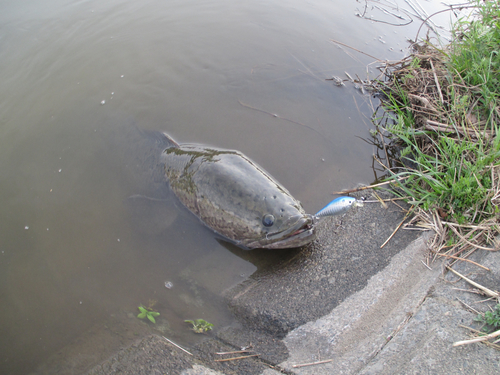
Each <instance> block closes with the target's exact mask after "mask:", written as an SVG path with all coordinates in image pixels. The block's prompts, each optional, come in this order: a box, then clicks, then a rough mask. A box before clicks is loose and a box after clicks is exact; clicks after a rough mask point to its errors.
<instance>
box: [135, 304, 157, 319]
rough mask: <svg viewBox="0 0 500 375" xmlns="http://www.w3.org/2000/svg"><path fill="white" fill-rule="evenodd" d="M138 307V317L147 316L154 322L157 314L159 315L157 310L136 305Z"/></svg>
mask: <svg viewBox="0 0 500 375" xmlns="http://www.w3.org/2000/svg"><path fill="white" fill-rule="evenodd" d="M138 309H139V311H140V313H139V315H137V317H138V318H139V319H144V318H148V319H149V321H150V322H152V323H156V320H155V317H157V316H158V315H160V313H159V312H157V311H152V310H148V309H147V308H145V307H144V306H138Z"/></svg>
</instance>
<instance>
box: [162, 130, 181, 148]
mask: <svg viewBox="0 0 500 375" xmlns="http://www.w3.org/2000/svg"><path fill="white" fill-rule="evenodd" d="M161 134H162V135H163V136H164V137H165V140H166V142H167V143H168V145H169V146H168V147H167V148H170V147H175V148H179V147H181V146H180V145H179V144H178V143H177V142H176V141H174V139H173V138H172V137H171V136H169V135H168V134H167V133H165V132H164V133H161Z"/></svg>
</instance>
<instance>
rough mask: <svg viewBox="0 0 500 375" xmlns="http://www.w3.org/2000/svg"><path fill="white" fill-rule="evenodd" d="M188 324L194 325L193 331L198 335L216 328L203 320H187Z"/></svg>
mask: <svg viewBox="0 0 500 375" xmlns="http://www.w3.org/2000/svg"><path fill="white" fill-rule="evenodd" d="M184 322H186V323H191V324H192V325H193V328H192V329H193V331H194V332H196V333H205V332H207V331H211V330H212V327H213V326H214V325H213V324H212V323H209V322H207V321H206V320H203V319H196V320H185V321H184Z"/></svg>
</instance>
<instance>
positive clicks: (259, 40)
mask: <svg viewBox="0 0 500 375" xmlns="http://www.w3.org/2000/svg"><path fill="white" fill-rule="evenodd" d="M377 3H378V2H377ZM402 3H403V2H402ZM424 3H425V4H424V5H427V6H430V5H432V4H431V3H428V2H424ZM370 4H371V5H370V7H369V9H368V10H369V11H370V12H372V13H373V14H374V15H375V17H380V18H382V17H389V19H391V20H392V21H394V20H395V17H394V16H390V15H389V16H388V15H387V14H386V13H383V12H381V11H380V10H377V9H374V8H372V7H371V6H372V5H373V4H375V2H373V3H370ZM405 4H406V2H404V3H403V4H402V5H404V6H406V7H408V6H407V5H405ZM0 7H1V9H2V12H1V13H0V61H1V69H0V79H1V81H2V85H1V87H0V134H1V137H0V153H1V157H0V168H1V171H2V182H1V184H0V189H1V194H0V200H1V207H2V210H1V213H0V251H1V253H0V300H1V301H2V308H1V310H0V321H1V325H0V351H1V352H2V359H1V363H0V372H2V373H5V374H14V373H16V374H17V373H27V372H30V371H33V370H34V369H35V368H38V372H39V373H44V372H51V371H53V367H51V366H55V365H56V364H62V363H66V362H67V361H70V362H71V363H72V364H73V366H74V367H73V370H74V371H75V372H79V371H83V370H84V369H85V368H86V366H88V365H89V364H92V363H93V362H95V361H98V360H102V359H104V358H105V357H106V355H109V354H110V353H111V351H112V350H115V349H117V348H119V347H122V346H123V345H126V344H127V343H129V342H130V341H131V340H133V339H135V338H137V337H140V336H141V335H143V334H146V333H148V332H150V331H152V330H154V331H155V332H160V333H162V334H164V335H167V336H169V337H171V338H173V339H175V340H177V341H178V342H180V343H182V344H184V345H187V346H189V345H192V344H193V343H195V342H196V340H197V339H198V338H197V336H196V335H194V334H193V333H190V332H189V330H188V329H187V328H188V327H187V325H185V324H184V323H183V321H184V319H196V318H204V319H206V320H208V321H210V322H212V323H214V324H215V325H216V327H221V326H223V325H225V324H229V323H231V322H232V320H233V317H232V316H231V315H230V314H229V312H228V311H226V307H225V305H224V303H222V301H221V300H220V297H219V296H220V293H221V292H222V291H223V290H225V289H227V288H229V287H231V286H232V285H235V284H236V283H238V282H240V281H242V280H244V279H245V278H247V277H248V276H249V275H250V274H251V273H252V272H254V271H255V270H256V269H257V266H258V265H259V264H260V263H258V262H261V263H265V260H266V255H265V254H262V252H261V253H258V255H257V256H256V257H254V258H255V259H254V262H253V263H256V264H257V266H256V265H255V264H253V263H252V262H249V261H247V260H244V259H243V258H242V257H240V256H238V254H235V252H234V251H230V250H231V249H228V248H227V247H225V246H222V245H221V244H220V243H219V242H217V241H216V240H215V239H214V236H213V234H212V233H211V232H210V231H209V230H208V229H206V228H204V227H203V226H201V225H200V224H199V223H198V221H197V220H196V219H193V218H192V217H191V216H190V215H188V214H187V213H186V212H185V211H183V210H182V207H179V205H176V204H175V202H172V199H171V197H169V196H168V194H166V193H164V192H162V191H161V188H159V185H158V181H157V180H155V176H154V173H152V172H151V171H150V170H148V166H147V160H148V155H149V154H150V153H151V152H157V151H158V150H155V149H154V148H153V147H151V146H148V144H147V142H145V143H141V142H140V141H138V140H137V138H135V136H136V135H137V134H138V133H135V132H136V131H137V130H144V129H146V130H158V131H166V132H168V133H169V134H170V135H171V136H172V137H173V138H174V139H176V140H177V141H179V142H196V143H203V144H208V145H212V146H216V147H222V148H229V149H237V150H240V151H242V152H243V153H245V154H246V155H247V156H249V157H250V158H252V159H253V160H255V161H256V162H257V163H259V164H260V165H261V166H263V167H264V168H265V169H266V170H267V171H269V172H270V173H271V174H272V175H273V176H274V177H275V178H276V179H277V180H278V181H280V182H281V183H282V184H283V185H284V186H285V187H287V188H288V189H289V190H290V192H291V193H292V194H293V195H294V196H295V197H296V198H297V199H299V200H300V201H302V203H303V205H304V207H305V209H306V211H308V212H310V213H313V212H316V211H317V210H318V209H320V208H321V207H322V206H324V205H325V204H326V203H327V202H329V201H330V200H331V199H332V196H331V192H332V191H337V190H341V189H344V188H350V187H352V186H354V185H356V184H358V183H370V182H372V181H373V180H374V178H375V176H374V172H373V170H372V158H371V156H372V154H373V152H374V150H373V148H372V147H371V146H370V145H369V144H367V143H366V142H364V141H363V138H369V133H368V129H369V128H370V127H371V125H370V121H369V118H370V116H371V114H372V110H373V106H376V105H377V103H376V101H374V100H373V99H371V98H370V96H368V95H363V94H362V93H360V91H358V90H357V89H356V88H355V87H354V85H353V84H349V83H347V84H346V86H344V87H337V86H335V85H334V84H333V83H332V81H327V80H325V79H327V78H331V77H332V76H341V77H343V78H345V77H346V76H345V74H344V72H345V71H347V72H349V74H351V75H352V76H355V75H356V74H358V75H359V76H360V77H362V78H364V77H366V75H367V72H366V66H367V65H368V64H369V63H371V62H373V58H371V57H369V56H366V55H364V54H361V53H357V52H355V51H354V50H350V49H348V48H345V47H339V46H338V45H336V44H334V43H332V42H331V41H330V39H335V40H338V41H341V42H343V43H345V44H348V45H351V46H353V47H355V48H357V49H359V50H362V51H364V52H366V53H367V54H369V55H372V56H376V57H377V58H379V59H397V58H400V57H402V56H403V55H404V49H405V48H406V42H405V38H406V37H413V36H414V35H415V31H416V29H417V28H418V26H419V24H416V23H413V24H411V25H409V26H407V27H405V28H401V27H399V28H395V27H391V26H389V25H387V24H384V23H380V22H372V21H368V20H366V19H361V18H360V17H356V16H355V14H356V13H359V12H362V11H363V9H364V3H362V2H359V3H358V2H355V1H350V2H346V1H340V0H338V1H313V2H308V1H299V0H294V1H291V2H287V3H286V5H283V4H281V2H278V1H242V2H233V1H225V0H212V1H192V0H187V1H186V0H183V1H179V0H168V1H165V0H162V1H159V0H145V1H132V0H128V1H127V0H122V1H118V0H111V1H106V2H99V1H93V0H89V1H69V0H58V1H53V0H52V1H48V0H47V1H33V0H26V1H22V2H14V1H6V0H4V1H0ZM398 22H399V21H398ZM374 67H375V65H371V68H370V69H372V71H371V73H370V74H375V72H374V71H373V68H374ZM134 134H135V135H134ZM277 254H278V255H279V254H284V256H286V252H283V253H280V252H278V253H277ZM270 259H271V260H270V261H272V259H274V258H270ZM166 282H167V286H171V287H170V288H167V287H166V286H165V283H166ZM169 283H172V284H169ZM172 285H173V286H172ZM139 304H143V305H145V306H147V305H152V306H153V305H154V309H155V310H157V311H159V312H160V313H161V316H160V317H159V319H158V323H157V325H156V326H153V325H151V324H147V323H146V322H142V321H140V320H139V319H137V318H136V317H135V316H136V315H137V313H138V310H137V306H138V305H139ZM47 361H48V362H47ZM43 363H45V365H43ZM47 363H48V364H47ZM61 366H62V365H61ZM51 369H52V370H51Z"/></svg>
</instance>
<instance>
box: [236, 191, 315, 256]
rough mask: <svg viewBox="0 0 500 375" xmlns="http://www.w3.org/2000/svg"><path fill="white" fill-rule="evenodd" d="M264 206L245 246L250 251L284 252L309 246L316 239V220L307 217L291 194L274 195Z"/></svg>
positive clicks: (312, 217)
mask: <svg viewBox="0 0 500 375" xmlns="http://www.w3.org/2000/svg"><path fill="white" fill-rule="evenodd" d="M266 200H267V197H266V198H265V199H264V201H266ZM265 203H266V204H264V205H262V207H264V208H263V209H261V210H259V213H260V215H258V216H257V215H256V217H255V221H254V225H253V228H252V229H253V230H252V231H250V236H249V238H248V239H247V240H246V241H243V242H245V243H242V245H244V246H245V247H247V248H250V249H253V248H263V249H285V248H294V247H300V246H303V245H307V244H308V243H310V242H312V241H313V240H314V239H315V238H316V228H315V227H316V223H317V219H316V217H314V216H313V215H309V214H306V213H305V212H304V209H303V208H302V206H301V205H300V202H298V201H296V200H295V199H294V198H293V197H291V196H290V195H289V194H288V192H286V193H283V194H281V195H280V196H278V195H277V194H275V195H273V197H272V201H271V202H270V203H268V202H265Z"/></svg>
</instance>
